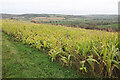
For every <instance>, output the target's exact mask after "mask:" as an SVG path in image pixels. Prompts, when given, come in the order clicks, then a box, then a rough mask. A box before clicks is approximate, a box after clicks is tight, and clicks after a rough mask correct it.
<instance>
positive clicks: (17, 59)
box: [2, 32, 83, 78]
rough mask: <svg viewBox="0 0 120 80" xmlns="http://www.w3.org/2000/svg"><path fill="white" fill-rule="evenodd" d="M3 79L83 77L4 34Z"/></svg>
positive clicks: (42, 52) (43, 52)
mask: <svg viewBox="0 0 120 80" xmlns="http://www.w3.org/2000/svg"><path fill="white" fill-rule="evenodd" d="M2 59H3V60H2V71H3V73H2V76H3V78H75V77H80V78H81V77H83V76H80V75H78V74H77V73H76V71H75V70H74V69H69V68H65V67H62V66H61V65H60V64H59V63H56V62H50V59H49V56H48V55H47V53H46V52H45V51H38V50H36V49H34V48H30V47H29V46H28V45H23V44H22V43H21V42H17V41H16V40H15V39H14V38H12V37H10V36H8V35H7V34H5V33H3V32H2Z"/></svg>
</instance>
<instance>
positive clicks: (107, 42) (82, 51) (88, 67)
mask: <svg viewBox="0 0 120 80" xmlns="http://www.w3.org/2000/svg"><path fill="white" fill-rule="evenodd" d="M2 25H3V27H2V30H3V31H4V32H5V33H7V34H8V35H10V36H13V37H15V38H16V39H18V40H20V41H21V42H22V43H24V44H29V45H30V47H35V48H37V49H38V50H41V49H44V50H47V51H48V55H49V56H50V58H51V61H52V62H56V61H59V62H60V63H61V64H62V65H64V66H66V67H70V68H76V69H77V70H78V71H79V72H82V73H86V74H88V75H90V74H92V75H95V76H96V77H109V78H110V77H118V76H119V74H120V54H119V48H118V33H117V32H106V31H98V30H86V29H81V28H72V27H64V26H60V25H59V26H55V25H54V26H53V25H47V24H34V23H30V22H24V21H16V20H3V22H2ZM96 74H98V75H96Z"/></svg>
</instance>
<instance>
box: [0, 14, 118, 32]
mask: <svg viewBox="0 0 120 80" xmlns="http://www.w3.org/2000/svg"><path fill="white" fill-rule="evenodd" d="M2 16H3V18H5V19H15V20H25V21H30V22H34V23H44V24H52V25H65V26H68V27H80V28H85V29H97V30H106V31H109V32H115V31H118V26H117V25H118V24H119V22H118V16H117V15H78V16H77V15H76V16H75V15H61V14H23V15H10V14H2Z"/></svg>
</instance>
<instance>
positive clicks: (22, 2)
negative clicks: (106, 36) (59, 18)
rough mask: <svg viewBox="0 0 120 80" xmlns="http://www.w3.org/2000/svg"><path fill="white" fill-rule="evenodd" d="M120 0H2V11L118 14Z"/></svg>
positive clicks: (16, 12)
mask: <svg viewBox="0 0 120 80" xmlns="http://www.w3.org/2000/svg"><path fill="white" fill-rule="evenodd" d="M118 1H119V0H0V4H1V5H0V12H2V13H11V14H25V13H38V14H40V13H46V14H70V15H86V14H117V13H118Z"/></svg>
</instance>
